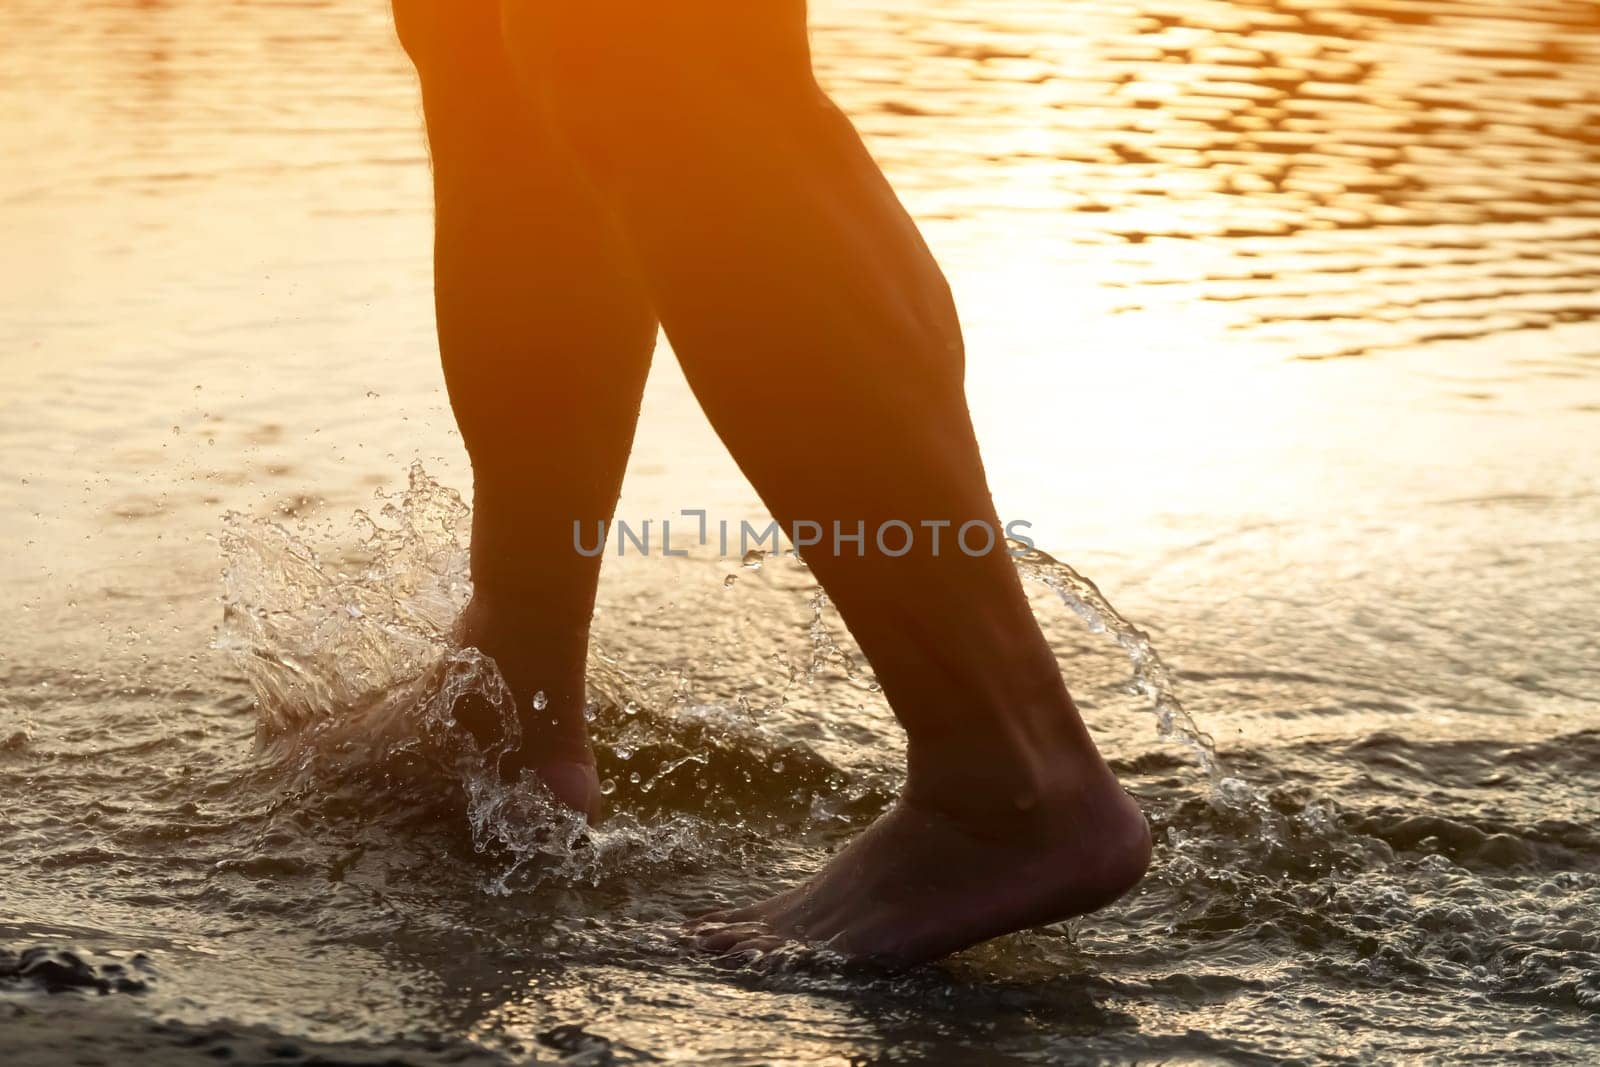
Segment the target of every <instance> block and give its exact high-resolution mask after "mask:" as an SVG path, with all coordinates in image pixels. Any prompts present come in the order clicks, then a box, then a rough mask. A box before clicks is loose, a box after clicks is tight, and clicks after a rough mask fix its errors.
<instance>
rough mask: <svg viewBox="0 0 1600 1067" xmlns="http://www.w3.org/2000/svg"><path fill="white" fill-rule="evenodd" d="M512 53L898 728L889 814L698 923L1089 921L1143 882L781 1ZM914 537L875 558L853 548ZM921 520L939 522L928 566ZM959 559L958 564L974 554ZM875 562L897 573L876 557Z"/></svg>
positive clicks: (938, 349) (867, 932) (743, 926)
mask: <svg viewBox="0 0 1600 1067" xmlns="http://www.w3.org/2000/svg"><path fill="white" fill-rule="evenodd" d="M506 10H507V14H508V22H507V26H508V43H509V44H510V45H511V46H512V51H513V54H514V55H515V57H516V60H517V62H518V63H519V64H521V65H522V68H523V69H524V70H525V71H526V72H527V73H528V76H529V77H530V79H536V80H537V81H538V82H539V84H540V86H541V89H540V91H541V93H542V94H543V98H544V100H545V103H546V106H547V107H549V109H550V112H551V114H552V115H554V116H555V117H556V118H557V119H558V121H559V123H560V125H561V128H562V129H563V130H564V131H565V132H566V134H567V136H568V137H569V139H570V140H571V143H572V144H573V146H574V148H575V150H576V151H577V152H578V153H579V154H580V156H581V157H582V159H583V160H584V163H585V165H586V167H587V168H588V171H589V173H591V175H593V176H594V178H595V180H596V182H597V184H598V185H599V186H600V187H601V188H602V189H603V191H604V193H605V195H606V197H607V199H608V202H610V203H611V204H613V205H614V206H615V207H616V209H617V210H618V213H619V215H620V216H621V218H622V220H623V223H624V226H625V227H626V230H627V233H628V236H629V239H630V241H631V243H632V245H633V248H634V250H635V253H636V255H637V256H638V259H639V262H640V264H641V267H642V269H643V271H644V274H645V277H646V282H647V286H648V288H649V291H650V295H651V299H652V302H653V304H654V306H655V307H656V308H657V309H658V311H659V313H660V314H661V317H662V320H663V323H664V324H665V326H666V329H667V332H668V335H669V336H670V337H671V338H672V342H673V347H674V348H675V350H676V351H677V352H678V355H679V357H680V359H681V360H682V362H683V366H684V369H685V372H686V374H687V375H688V378H689V381H690V383H691V385H692V386H693V388H694V389H695V392H696V395H697V396H698V397H699V399H700V402H701V404H702V405H703V407H704V408H705V410H706V412H707V413H708V415H709V416H710V417H711V420H712V422H713V423H714V425H715V426H716V428H717V430H718V432H719V433H720V434H721V436H722V438H723V440H724V441H725V442H726V443H727V444H728V446H729V448H730V449H731V450H732V452H733V454H734V456H735V458H736V459H737V460H738V461H739V463H740V465H741V466H742V467H743V469H744V470H745V472H746V473H747V474H748V475H749V477H750V479H751V481H752V483H753V484H754V485H755V487H756V488H757V490H758V491H759V492H760V493H761V494H762V497H763V499H764V500H765V501H766V503H767V505H768V506H769V507H770V508H771V510H772V512H773V514H774V515H775V516H776V517H777V518H778V519H779V520H780V521H782V522H784V523H785V524H793V523H794V522H796V521H797V520H809V521H815V522H818V523H821V524H823V526H824V527H825V528H828V529H829V531H830V533H831V526H832V523H833V522H834V521H836V520H837V521H839V522H840V523H841V524H842V525H843V527H844V529H845V531H846V532H854V530H855V527H856V523H857V522H858V521H861V522H864V523H865V527H866V529H867V530H868V531H869V534H868V538H867V543H866V544H865V545H864V546H863V547H862V551H861V554H859V555H858V554H856V553H857V549H856V546H855V545H853V544H850V545H848V546H846V547H845V549H844V550H843V551H835V550H834V548H833V546H832V545H831V544H826V545H822V546H818V548H816V549H814V550H813V551H812V552H810V553H809V554H808V555H807V559H808V561H809V562H810V564H811V566H812V569H813V570H814V571H815V573H816V574H817V576H818V577H819V578H820V579H821V581H822V582H823V584H824V585H825V587H826V588H827V589H828V591H829V593H830V594H831V595H832V596H833V598H834V601H835V603H837V605H838V606H839V609H840V611H841V612H842V614H843V616H844V618H845V621H846V622H847V623H848V625H849V626H850V629H851V632H852V633H853V634H854V635H855V637H856V638H857V640H858V641H859V642H860V644H861V646H862V649H863V650H864V651H865V652H866V654H867V655H868V657H869V658H870V660H871V662H872V665H873V668H874V669H875V671H876V673H877V676H878V679H879V681H880V682H881V683H882V685H883V687H884V691H885V694H886V695H887V697H888V699H889V702H890V704H891V706H892V707H893V709H894V711H895V713H896V715H897V716H898V717H899V719H900V721H901V722H902V724H903V725H904V726H905V729H906V731H907V735H908V763H909V766H908V772H909V773H908V785H907V789H906V793H905V795H904V797H903V798H902V800H901V801H900V803H899V804H898V805H897V806H896V807H895V808H894V809H892V810H891V811H890V812H889V813H887V814H886V815H885V816H884V817H883V819H881V820H880V821H879V822H878V823H877V824H875V825H874V826H873V827H872V828H871V829H870V830H869V831H867V833H865V834H864V835H863V836H862V837H861V838H860V839H858V841H857V842H855V843H854V844H853V845H852V846H851V847H850V848H849V849H847V850H845V851H844V852H843V853H841V854H840V855H839V856H837V857H836V858H835V859H834V861H833V862H832V863H830V864H829V865H828V866H827V867H826V868H825V869H824V870H823V871H822V872H821V873H820V874H819V875H817V876H816V878H814V879H813V880H812V881H811V882H809V883H808V884H807V885H805V886H803V887H801V888H800V889H798V890H796V891H794V892H792V893H788V894H785V895H783V896H780V897H778V898H776V899H774V900H770V901H766V902H763V903H761V904H757V905H754V906H752V907H750V908H747V909H743V910H742V911H739V912H736V913H732V914H728V915H724V916H721V917H719V919H718V921H717V922H716V923H713V924H712V925H711V926H710V927H709V928H707V929H705V930H703V931H702V937H703V940H704V943H705V944H706V945H707V946H708V947H711V948H713V949H717V950H731V951H742V950H744V949H747V948H760V947H763V946H764V945H767V944H770V943H771V941H772V940H773V939H775V938H783V937H789V936H804V937H807V938H812V939H820V940H826V941H830V942H831V943H832V944H834V945H835V946H836V947H838V948H841V949H843V950H845V951H847V952H850V953H854V954H859V955H872V956H884V957H889V958H894V959H900V960H921V959H928V958H933V957H936V956H939V955H942V954H944V953H947V952H951V951H954V950H957V949H960V948H962V947H965V946H966V945H970V944H972V943H974V942H976V941H979V940H983V939H985V938H988V937H993V936H995V935H997V934H1001V933H1004V932H1007V931H1010V930H1015V929H1018V928H1020V927H1024V926H1029V925H1034V924H1037V923H1041V922H1047V921H1052V920H1056V919H1061V918H1065V917H1067V916H1070V915H1073V914H1077V913H1080V912H1083V911H1087V910H1090V909H1092V908H1095V907H1099V906H1100V905H1102V904H1105V903H1106V902H1108V901H1110V900H1112V899H1114V898H1115V897H1117V896H1118V895H1120V894H1121V893H1122V892H1124V891H1126V890H1127V889H1128V888H1129V887H1130V886H1131V885H1133V884H1134V883H1135V882H1136V881H1137V880H1138V878H1139V877H1140V876H1141V875H1142V873H1143V871H1144V869H1145V866H1146V865H1147V863H1148V860H1149V847H1150V845H1149V832H1148V827H1147V825H1146V824H1145V821H1144V819H1143V816H1142V815H1141V814H1140V812H1139V811H1138V808H1137V807H1136V806H1135V805H1134V803H1133V802H1132V800H1131V799H1130V798H1129V797H1128V796H1127V795H1126V794H1125V793H1124V792H1123V791H1122V790H1121V788H1120V787H1119V786H1118V784H1117V782H1116V781H1115V779H1114V778H1113V777H1112V775H1111V773H1110V771H1109V770H1108V769H1107V767H1106V766H1105V763H1104V762H1103V761H1102V760H1101V758H1100V756H1099V754H1098V752H1096V750H1095V747H1094V744H1093V742H1092V741H1091V740H1090V737H1089V734H1088V732H1087V730H1086V729H1085V727H1084V725H1083V722H1082V721H1081V719H1080V718H1079V716H1078V713H1077V710H1076V708H1075V707H1074V706H1073V703H1072V700H1071V697H1070V696H1069V695H1068V693H1067V690H1066V688H1065V686H1064V685H1063V683H1062V681H1061V678H1060V676H1059V673H1058V671H1057V669H1056V664H1055V660H1054V657H1053V655H1052V654H1051V651H1050V649H1049V648H1048V646H1047V645H1046V643H1045V641H1044V638H1043V636H1042V635H1041V633H1040V632H1039V629H1038V626H1037V624H1036V623H1035V621H1034V619H1033V616H1032V613H1031V611H1030V610H1029V607H1028V603H1027V600H1026V597H1025V596H1024V594H1023V591H1022V589H1021V585H1020V582H1019V581H1018V578H1017V575H1016V572H1015V570H1014V568H1013V567H1012V565H1011V563H1010V561H1009V559H1008V558H1007V557H1006V555H1005V554H1004V551H1003V548H1002V547H1001V546H999V545H996V546H995V548H994V549H993V550H991V551H988V552H979V553H977V554H971V555H969V554H967V553H966V552H963V551H960V550H959V548H958V546H956V545H955V543H954V542H955V536H954V535H955V531H956V530H957V529H958V528H959V527H961V526H962V525H963V524H964V523H967V522H971V521H979V522H983V523H985V524H987V525H988V527H989V528H990V529H996V528H997V527H998V520H997V518H996V515H995V512H994V508H993V505H992V503H991V501H990V496H989V491H988V487H987V484H986V481H985V477H984V472H983V465H982V461H981V459H980V458H979V455H978V448H977V444H976V441H975V439H974V436H973V432H972V427H971V423H970V419H969V417H968V413H967V409H966V402H965V398H964V395H963V388H962V374H963V355H962V347H961V338H960V328H959V324H958V322H957V320H956V314H955V309H954V306H953V304H952V302H951V299H950V294H949V291H948V287H947V286H946V284H945V281H944V279H943V277H942V275H941V273H940V271H939V269H938V267H937V265H936V264H935V263H934V261H933V259H932V257H931V256H930V254H929V252H928V250H927V248H926V247H925V245H924V244H923V242H922V239H921V237H920V236H919V234H918V233H917V230H916V227H915V225H914V224H913V223H912V221H911V220H910V218H909V217H908V216H907V214H906V212H905V211H904V209H903V208H902V207H901V205H900V204H899V202H898V200H897V199H896V198H895V196H894V194H893V192H892V191H891V190H890V188H889V186H888V184H887V183H886V182H885V181H884V179H883V176H882V175H881V173H880V172H879V171H878V169H877V167H876V166H875V165H874V164H873V162H872V160H871V158H870V157H869V156H868V154H867V152H866V150H865V148H864V147H863V146H862V144H861V141H860V139H859V138H858V137H857V135H856V133H855V131H854V129H853V128H852V127H851V126H850V124H849V122H848V121H847V120H846V119H845V118H844V117H843V116H842V115H841V114H840V113H839V112H838V111H837V110H836V109H835V108H834V107H833V106H832V105H831V104H830V103H829V102H828V101H827V100H826V98H825V97H824V96H823V95H822V94H821V92H820V91H819V90H818V88H817V87H816V85H815V83H814V81H813V79H812V76H811V72H810V62H809V55H808V53H807V46H806V38H805V25H804V6H803V3H802V2H801V0H762V2H761V3H751V2H750V0H677V2H675V3H670V4H668V3H661V2H660V0H598V2H593V0H591V2H585V3H580V2H579V0H539V2H529V0H506ZM889 520H899V521H902V522H905V523H908V524H910V525H911V526H912V527H914V528H916V529H917V531H918V537H917V538H916V540H915V542H914V545H913V548H912V550H911V551H910V552H909V553H907V554H906V555H904V556H899V557H894V556H891V555H889V554H887V553H885V552H882V551H880V550H879V548H878V546H877V545H875V544H874V543H873V538H872V536H871V533H870V531H873V530H876V529H877V528H878V527H879V526H880V524H882V523H884V522H886V521H889ZM923 522H945V523H949V524H950V525H949V526H948V527H946V528H945V529H944V539H943V542H942V545H941V551H938V552H935V551H934V550H933V547H932V544H931V539H930V538H929V537H928V536H927V530H926V528H923V527H921V526H920V525H919V524H921V523H923ZM975 540H976V543H977V546H978V547H980V548H981V546H982V544H983V541H982V539H981V538H975ZM890 547H891V548H892V549H894V550H898V548H899V543H898V539H897V540H895V541H894V542H893V543H891V545H890Z"/></svg>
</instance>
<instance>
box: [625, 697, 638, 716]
mask: <svg viewBox="0 0 1600 1067" xmlns="http://www.w3.org/2000/svg"><path fill="white" fill-rule="evenodd" d="M622 713H623V714H624V715H637V714H639V705H638V704H637V703H636V702H634V701H632V700H630V701H628V703H627V704H626V705H625V706H624V707H623V709H622Z"/></svg>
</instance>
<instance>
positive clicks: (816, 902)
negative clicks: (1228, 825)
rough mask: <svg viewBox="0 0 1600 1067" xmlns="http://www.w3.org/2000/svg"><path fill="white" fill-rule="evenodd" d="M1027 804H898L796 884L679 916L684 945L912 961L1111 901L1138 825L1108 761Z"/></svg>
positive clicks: (1144, 834) (1142, 839) (1143, 829)
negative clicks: (950, 807) (690, 918)
mask: <svg viewBox="0 0 1600 1067" xmlns="http://www.w3.org/2000/svg"><path fill="white" fill-rule="evenodd" d="M1101 771H1102V772H1103V773H1097V774H1095V775H1092V776H1091V777H1092V778H1093V780H1092V781H1089V782H1087V783H1079V784H1075V785H1073V786H1071V787H1069V788H1067V789H1064V790H1061V791H1059V792H1058V793H1057V794H1055V795H1054V796H1051V797H1050V798H1048V799H1047V800H1044V801H1041V802H1040V803H1038V804H1035V805H1034V806H1033V807H1031V808H1030V809H1029V810H1027V811H1015V810H1013V811H1008V812H1005V813H1004V814H995V813H988V814H976V815H966V814H962V813H960V812H951V811H945V810H935V809H933V808H931V807H928V806H925V805H923V804H920V803H917V802H913V801H909V800H906V799H902V800H900V801H899V802H897V803H896V804H895V806H894V807H893V808H891V809H890V810H889V811H887V812H886V813H884V815H883V816H882V817H880V818H879V819H878V821H877V822H875V823H873V824H872V825H871V826H870V827H868V828H867V830H866V831H865V832H864V833H862V834H861V836H859V837H858V838H856V839H855V840H854V841H852V842H851V843H850V844H849V846H848V847H846V848H845V849H844V851H842V852H840V853H839V854H838V855H837V856H835V857H834V858H833V860H832V861H830V862H829V863H828V865H827V866H826V867H824V868H823V869H822V871H821V872H819V873H818V874H817V875H815V876H814V877H813V878H812V879H811V880H810V881H808V882H806V883H805V884H804V885H802V886H799V887H798V888H796V889H792V890H790V891H789V892H787V893H782V894H780V895H778V896H775V897H773V898H771V899H770V900H765V901H762V902H760V903H758V904H753V905H751V906H749V907H745V908H738V909H734V910H730V911H725V912H718V913H715V914H713V915H708V916H705V917H704V918H702V919H700V920H699V921H698V922H696V923H695V924H693V925H692V926H691V929H690V936H691V939H692V941H693V943H694V944H695V945H696V946H697V947H699V948H701V949H703V950H705V951H708V952H712V953H716V954H718V955H720V956H727V957H734V958H737V957H740V956H744V955H749V956H751V957H756V956H759V955H760V954H763V953H765V952H767V951H770V950H771V949H774V948H777V947H779V946H780V945H783V944H785V943H787V942H792V941H808V942H813V943H821V944H824V945H826V946H827V947H828V948H830V949H833V950H835V951H838V952H841V953H843V954H845V955H847V956H851V957H857V958H869V959H877V960H882V961H885V962H890V963H897V964H912V963H922V962H926V961H929V960H934V959H938V958H940V957H941V956H946V955H949V954H950V953H952V952H958V951H960V950H961V949H964V948H967V947H969V946H972V945H975V944H978V943H979V942H981V941H987V940H989V939H990V938H993V937H998V936H1000V935H1001V934H1007V933H1012V932H1014V931H1017V930H1023V929H1027V928H1029V927H1034V926H1042V925H1045V924H1047V923H1052V922H1059V921H1061V920H1063V919H1067V918H1071V917H1072V916H1074V915H1081V914H1083V913H1085V912H1089V911H1093V910H1095V909H1096V908H1100V907H1104V906H1105V905H1107V904H1109V903H1111V902H1112V901H1114V900H1116V899H1117V898H1118V897H1120V896H1121V895H1122V894H1124V893H1126V892H1127V891H1128V890H1129V889H1131V888H1133V886H1134V885H1136V884H1137V883H1138V881H1139V879H1140V878H1141V877H1143V875H1144V872H1145V869H1146V867H1148V866H1149V863H1150V828H1149V825H1148V823H1146V821H1145V818H1144V815H1143V813H1142V812H1140V810H1139V808H1138V805H1137V804H1135V803H1134V800H1133V798H1132V797H1130V796H1128V794H1127V793H1125V792H1124V791H1123V790H1122V788H1121V786H1120V785H1119V784H1118V783H1117V781H1116V779H1115V778H1114V777H1112V775H1111V773H1110V771H1109V770H1104V768H1103V766H1102V768H1101Z"/></svg>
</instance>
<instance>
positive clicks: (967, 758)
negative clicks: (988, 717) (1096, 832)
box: [905, 723, 1120, 819]
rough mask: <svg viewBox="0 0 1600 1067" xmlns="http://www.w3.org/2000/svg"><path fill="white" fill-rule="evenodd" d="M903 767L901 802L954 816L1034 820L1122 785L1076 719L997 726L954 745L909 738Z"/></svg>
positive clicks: (956, 740)
mask: <svg viewBox="0 0 1600 1067" xmlns="http://www.w3.org/2000/svg"><path fill="white" fill-rule="evenodd" d="M1073 726H1076V727H1077V728H1076V729H1072V727H1073ZM906 765H907V780H906V789H905V797H906V799H907V800H909V801H911V802H912V803H914V804H917V805H918V806H920V807H924V808H929V809H933V810H936V811H939V812H942V813H944V814H946V815H949V816H952V817H959V818H964V817H976V818H984V819H989V818H1019V819H1020V818H1032V817H1035V816H1038V815H1041V814H1046V815H1047V814H1048V813H1049V812H1051V811H1053V810H1055V809H1059V808H1060V807H1062V806H1063V805H1067V806H1070V805H1073V804H1076V803H1077V802H1078V801H1077V799H1076V798H1079V797H1081V796H1082V795H1083V794H1085V793H1086V792H1099V791H1103V790H1104V789H1105V788H1107V787H1108V786H1109V787H1112V788H1120V787H1119V786H1117V784H1116V778H1115V776H1113V775H1112V773H1111V770H1110V768H1109V767H1107V766H1106V764H1105V761H1104V760H1103V759H1101V757H1100V753H1099V752H1098V751H1097V750H1096V749H1095V747H1094V744H1093V742H1092V741H1090V740H1089V737H1088V734H1087V732H1085V731H1083V729H1082V726H1081V724H1078V723H1066V724H1063V726H1062V728H1056V729H1050V730H1040V731H1017V730H1013V729H1004V728H1002V729H997V730H995V731H993V732H986V733H984V734H982V735H971V736H967V737H963V738H959V739H955V743H953V744H932V745H930V744H927V743H926V742H919V741H917V740H913V741H912V742H911V743H910V744H909V745H908V746H907V752H906Z"/></svg>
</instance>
